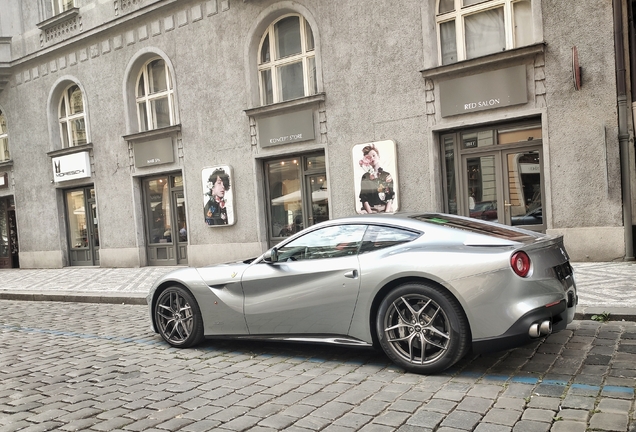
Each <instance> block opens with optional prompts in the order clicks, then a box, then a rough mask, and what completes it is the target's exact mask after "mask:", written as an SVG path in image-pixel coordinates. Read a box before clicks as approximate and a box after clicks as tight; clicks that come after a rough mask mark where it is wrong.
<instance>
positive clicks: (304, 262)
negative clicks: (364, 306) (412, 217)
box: [242, 225, 366, 335]
mask: <svg viewBox="0 0 636 432" xmlns="http://www.w3.org/2000/svg"><path fill="white" fill-rule="evenodd" d="M365 229H366V226H365V225H339V226H328V227H323V228H320V229H318V230H315V231H311V232H309V233H307V234H305V235H303V236H301V237H298V238H296V239H294V240H292V241H291V242H289V243H285V244H283V245H282V246H281V247H280V248H278V249H277V252H278V260H277V261H276V262H274V263H265V262H260V263H258V264H255V265H252V266H251V267H249V268H248V269H247V270H246V271H245V272H244V274H243V278H242V284H243V293H244V295H245V307H244V310H245V320H246V322H247V326H248V329H249V332H250V334H261V335H263V334H303V333H304V334H340V335H345V334H347V332H348V330H349V327H350V325H351V318H352V316H353V310H354V308H355V304H356V300H357V298H358V289H359V286H360V266H359V263H358V256H357V254H358V250H359V247H360V244H361V242H362V237H363V235H364V231H365Z"/></svg>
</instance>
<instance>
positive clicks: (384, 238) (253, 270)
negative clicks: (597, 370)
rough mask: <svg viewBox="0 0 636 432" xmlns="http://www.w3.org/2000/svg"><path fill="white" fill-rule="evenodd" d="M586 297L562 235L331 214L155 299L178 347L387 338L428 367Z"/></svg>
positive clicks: (409, 365) (421, 369) (370, 342)
mask: <svg viewBox="0 0 636 432" xmlns="http://www.w3.org/2000/svg"><path fill="white" fill-rule="evenodd" d="M576 303H577V294H576V286H575V283H574V276H573V273H572V267H571V266H570V262H569V258H568V255H567V253H566V251H565V248H564V246H563V238H562V237H560V236H559V237H551V236H547V235H545V234H540V233H536V232H532V231H526V230H523V229H518V228H515V227H510V226H505V225H499V224H496V223H491V222H485V221H480V220H475V219H470V218H465V217H459V216H454V215H447V214H439V213H428V214H421V213H409V214H406V213H403V214H396V215H388V214H384V215H364V216H355V217H348V218H342V219H335V220H330V221H327V222H323V223H320V224H317V225H314V226H312V227H310V228H307V229H305V230H304V231H301V232H299V233H297V234H296V235H294V236H292V237H290V238H289V239H286V240H285V241H283V242H282V243H280V244H278V245H277V246H276V247H274V248H272V249H270V250H268V251H266V252H265V253H264V254H263V255H261V256H260V257H258V258H255V259H249V260H246V261H242V262H237V263H230V264H223V265H216V266H211V267H203V268H183V269H178V270H175V271H173V272H171V273H169V274H167V275H165V276H164V277H162V278H160V279H159V280H158V281H157V282H156V283H155V284H154V285H153V287H152V289H151V291H150V293H149V295H148V305H149V309H150V317H151V319H152V326H153V328H154V330H155V331H156V332H158V333H159V334H161V336H162V337H163V339H165V340H166V341H167V342H168V343H169V344H170V345H172V346H175V347H184V348H185V347H190V346H193V345H195V344H197V343H199V342H201V341H202V340H203V339H204V338H224V337H232V338H250V339H270V340H271V339H273V340H285V341H303V342H312V341H313V342H322V343H335V344H344V345H355V346H378V347H381V348H382V350H383V351H384V352H385V353H386V355H387V356H388V357H389V358H390V359H391V360H392V361H393V362H395V363H396V364H397V365H399V366H401V367H402V368H404V369H406V370H409V371H412V372H418V373H435V372H439V371H442V370H444V369H446V368H448V367H450V366H452V365H453V364H454V363H456V362H457V361H458V360H459V359H461V358H462V357H463V356H464V355H465V354H466V353H468V352H469V351H470V350H472V351H473V352H486V351H498V350H503V349H508V348H512V347H515V346H519V345H522V344H525V343H527V342H529V341H531V340H533V339H535V338H539V337H542V336H545V335H547V334H549V333H550V332H554V331H558V330H562V329H564V328H565V327H566V326H567V324H568V323H570V322H571V321H572V320H573V318H574V312H575V308H576Z"/></svg>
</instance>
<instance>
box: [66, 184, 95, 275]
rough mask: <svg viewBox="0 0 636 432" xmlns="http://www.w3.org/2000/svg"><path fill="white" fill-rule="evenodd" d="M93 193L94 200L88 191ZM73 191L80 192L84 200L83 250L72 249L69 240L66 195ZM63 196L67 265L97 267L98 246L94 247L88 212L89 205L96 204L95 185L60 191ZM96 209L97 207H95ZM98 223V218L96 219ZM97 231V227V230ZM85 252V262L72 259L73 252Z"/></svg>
mask: <svg viewBox="0 0 636 432" xmlns="http://www.w3.org/2000/svg"><path fill="white" fill-rule="evenodd" d="M91 190H92V191H94V195H95V198H92V197H91V193H90V191H91ZM74 191H82V196H83V198H84V217H85V218H86V241H87V246H86V247H85V248H74V247H73V246H72V245H73V241H72V239H71V226H70V223H71V221H70V220H69V217H68V211H69V204H68V199H67V194H68V193H69V192H74ZM62 193H63V194H64V219H65V220H66V241H67V244H68V252H69V264H70V265H71V266H77V267H80V266H99V246H98V245H95V232H94V229H93V227H94V224H93V222H94V219H93V214H92V211H90V206H89V204H90V203H95V204H97V193H96V192H95V185H90V186H83V187H78V188H70V189H64V190H63V191H62ZM96 208H97V207H96ZM97 221H98V223H99V218H98V219H97ZM97 229H98V231H99V227H98V228H97ZM82 250H84V251H86V253H87V254H88V256H89V257H90V259H87V260H77V259H74V258H73V256H74V253H73V252H74V251H82Z"/></svg>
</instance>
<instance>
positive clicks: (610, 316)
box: [574, 306, 636, 321]
mask: <svg viewBox="0 0 636 432" xmlns="http://www.w3.org/2000/svg"><path fill="white" fill-rule="evenodd" d="M602 315H606V316H607V320H606V321H636V308H633V307H631V308H630V307H615V306H607V307H603V306H577V308H576V314H574V319H577V320H591V319H592V317H594V316H602ZM599 321H603V320H599Z"/></svg>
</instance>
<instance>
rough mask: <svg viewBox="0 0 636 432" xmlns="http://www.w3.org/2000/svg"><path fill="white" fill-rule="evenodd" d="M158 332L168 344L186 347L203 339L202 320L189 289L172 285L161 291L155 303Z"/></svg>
mask: <svg viewBox="0 0 636 432" xmlns="http://www.w3.org/2000/svg"><path fill="white" fill-rule="evenodd" d="M155 322H156V325H157V329H158V330H159V334H161V337H162V338H163V339H164V340H165V341H166V342H168V343H169V344H170V345H172V346H174V347H179V348H187V347H191V346H193V345H196V344H198V343H199V342H201V341H202V340H203V320H202V318H201V311H200V309H199V305H198V304H197V302H196V300H195V299H194V297H193V296H192V294H190V292H189V291H187V290H185V289H184V288H181V287H178V286H174V287H170V288H168V289H166V290H165V291H163V292H162V293H161V295H160V296H159V298H158V299H157V303H156V304H155Z"/></svg>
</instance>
